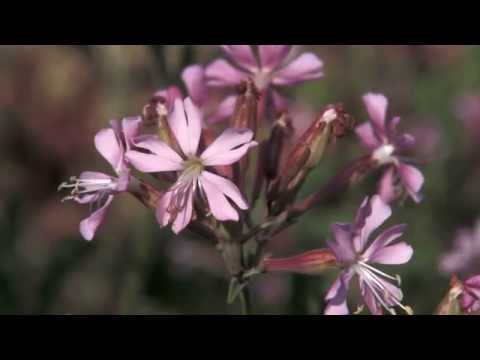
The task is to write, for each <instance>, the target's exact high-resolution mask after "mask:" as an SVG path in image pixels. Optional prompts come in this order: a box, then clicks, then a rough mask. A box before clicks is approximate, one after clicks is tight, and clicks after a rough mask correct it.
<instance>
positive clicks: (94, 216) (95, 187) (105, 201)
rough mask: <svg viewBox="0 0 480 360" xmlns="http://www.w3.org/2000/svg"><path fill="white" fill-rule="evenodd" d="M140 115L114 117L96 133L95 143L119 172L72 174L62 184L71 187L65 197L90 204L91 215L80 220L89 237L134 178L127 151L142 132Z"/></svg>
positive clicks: (63, 186) (89, 237)
mask: <svg viewBox="0 0 480 360" xmlns="http://www.w3.org/2000/svg"><path fill="white" fill-rule="evenodd" d="M140 123H141V119H140V117H132V118H124V119H123V120H122V122H121V124H119V122H118V121H115V120H113V121H111V122H110V126H111V127H110V128H108V129H102V130H100V131H99V132H98V133H97V134H96V135H95V147H96V148H97V151H98V152H99V153H100V154H101V155H102V156H103V157H104V158H105V160H107V161H108V162H109V163H110V165H111V166H112V168H113V170H114V171H115V173H116V176H110V175H107V174H103V173H100V172H92V171H85V172H83V173H82V174H80V176H79V177H78V178H77V177H72V178H71V179H70V181H69V182H64V183H62V184H60V186H59V187H58V188H59V190H60V189H70V195H69V196H67V197H65V198H64V199H63V200H74V201H76V202H78V203H80V204H90V209H91V213H90V216H89V217H87V218H86V219H84V220H82V221H81V222H80V233H81V234H82V236H83V237H84V238H85V239H86V240H91V239H93V237H94V235H95V232H96V231H97V228H98V227H99V226H100V224H101V223H102V222H103V220H104V218H105V216H106V213H107V211H108V209H109V208H110V205H111V204H112V201H113V198H114V195H115V194H117V193H119V192H123V191H126V190H127V188H128V185H129V182H130V170H129V164H128V161H127V160H126V159H125V152H126V151H127V150H129V149H130V146H131V144H132V141H133V138H134V137H136V136H137V135H138V129H139V125H140Z"/></svg>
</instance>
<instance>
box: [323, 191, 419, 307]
mask: <svg viewBox="0 0 480 360" xmlns="http://www.w3.org/2000/svg"><path fill="white" fill-rule="evenodd" d="M390 215H391V209H390V207H389V206H388V205H387V204H386V203H384V202H383V201H382V199H381V198H380V196H378V195H375V196H373V197H372V198H371V199H368V198H366V199H365V200H364V201H363V203H362V205H361V206H360V209H359V210H358V212H357V216H356V219H355V222H354V223H353V224H338V223H337V224H333V225H332V232H333V239H332V240H330V241H329V242H328V244H329V246H330V248H331V250H332V251H333V252H334V253H335V256H336V259H337V263H338V264H339V266H340V267H342V271H341V273H340V275H339V276H338V277H337V279H336V280H335V282H334V283H333V285H332V286H331V287H330V289H329V291H328V293H327V295H326V301H327V307H326V310H325V313H326V314H330V315H342V314H348V312H349V311H348V306H347V292H348V288H349V286H350V282H351V280H352V279H353V277H355V276H356V277H357V278H358V284H359V287H360V291H361V294H362V297H363V299H364V301H365V304H366V305H367V307H368V309H369V310H370V312H371V313H372V314H382V308H383V309H385V310H387V311H388V312H390V313H392V314H393V313H395V312H394V309H393V308H394V307H395V306H399V307H401V308H402V309H404V310H405V311H406V312H407V313H410V312H411V310H410V308H408V307H406V306H404V305H403V304H402V303H401V301H402V298H403V294H402V291H401V289H400V287H399V285H400V278H399V277H398V276H396V277H394V276H391V275H389V274H386V273H384V272H382V271H381V270H379V269H377V268H375V267H374V266H372V264H386V265H393V264H404V263H406V262H408V261H409V260H410V258H411V256H412V253H413V250H412V248H411V246H409V245H408V244H407V243H405V242H403V241H401V242H398V241H396V240H397V239H398V238H399V237H400V236H401V235H402V234H403V232H404V230H405V227H406V225H395V226H392V227H391V228H389V229H387V230H386V231H384V232H383V233H381V234H380V235H378V236H377V237H376V238H375V239H374V240H373V241H371V240H370V236H371V234H372V233H373V232H374V231H375V230H376V229H377V228H378V227H379V226H380V225H382V224H383V223H384V222H385V220H387V219H388V218H389V217H390Z"/></svg>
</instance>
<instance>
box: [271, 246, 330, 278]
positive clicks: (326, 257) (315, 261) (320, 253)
mask: <svg viewBox="0 0 480 360" xmlns="http://www.w3.org/2000/svg"><path fill="white" fill-rule="evenodd" d="M336 266H337V259H336V258H335V254H334V253H333V252H332V251H331V250H330V249H317V250H311V251H307V252H305V253H303V254H299V255H295V256H292V257H288V258H278V259H274V258H268V257H267V258H265V259H264V260H263V269H264V271H266V272H279V271H281V272H291V273H298V274H305V275H318V274H322V273H323V272H324V271H325V270H328V269H331V268H334V267H336Z"/></svg>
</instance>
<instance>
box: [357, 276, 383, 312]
mask: <svg viewBox="0 0 480 360" xmlns="http://www.w3.org/2000/svg"><path fill="white" fill-rule="evenodd" d="M360 291H361V293H362V296H363V301H364V302H365V304H366V305H367V307H368V310H369V311H370V313H372V314H373V315H382V313H383V312H382V308H381V307H380V304H379V303H378V301H377V299H376V298H375V295H374V294H373V292H372V290H370V288H369V287H368V285H367V284H366V283H365V281H364V280H360Z"/></svg>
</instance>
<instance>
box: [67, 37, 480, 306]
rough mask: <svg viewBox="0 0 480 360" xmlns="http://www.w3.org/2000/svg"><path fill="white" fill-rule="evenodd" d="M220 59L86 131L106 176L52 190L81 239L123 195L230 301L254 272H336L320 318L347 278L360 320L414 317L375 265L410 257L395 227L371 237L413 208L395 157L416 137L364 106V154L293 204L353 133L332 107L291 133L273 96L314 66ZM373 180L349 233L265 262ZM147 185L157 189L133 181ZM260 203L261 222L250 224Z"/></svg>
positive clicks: (298, 56)
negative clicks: (320, 211) (209, 255)
mask: <svg viewBox="0 0 480 360" xmlns="http://www.w3.org/2000/svg"><path fill="white" fill-rule="evenodd" d="M222 49H223V51H224V53H225V55H226V58H221V59H217V60H214V61H212V62H211V63H210V64H208V65H207V66H205V67H204V66H202V65H198V64H194V65H191V66H189V67H187V68H186V69H185V70H184V71H183V72H182V74H181V78H182V80H183V83H184V85H185V88H186V91H187V93H188V96H187V97H185V98H184V95H183V94H182V90H180V89H179V88H177V87H175V86H171V87H168V88H166V89H162V90H159V91H157V92H156V93H155V94H154V95H153V96H152V99H151V100H150V101H149V102H148V103H147V105H145V106H144V108H143V111H142V113H141V115H139V116H137V117H133V118H125V119H123V120H122V121H121V122H117V121H112V122H111V123H110V127H109V128H107V129H103V130H100V131H99V132H98V133H97V135H96V136H95V146H96V148H97V150H98V152H99V153H100V154H101V155H102V156H103V157H104V158H105V159H106V160H107V161H108V162H109V163H110V165H111V166H112V167H113V169H114V172H115V176H110V175H106V174H103V173H99V172H84V173H82V174H81V175H80V176H79V177H78V178H76V177H74V178H72V179H71V181H69V182H66V183H63V184H61V185H60V188H62V189H69V190H70V194H69V196H67V197H66V198H65V199H71V200H74V201H76V202H78V203H80V204H89V205H90V215H89V216H88V217H87V218H86V219H85V220H83V221H82V222H81V223H80V232H81V234H82V236H83V237H84V238H85V239H86V240H92V239H93V237H94V236H95V234H96V232H97V230H98V229H99V227H100V225H101V224H102V223H103V221H104V220H105V217H106V214H107V211H108V208H109V207H110V205H111V203H112V200H113V198H114V196H115V195H116V194H119V193H124V192H125V193H130V194H132V195H134V196H135V197H136V198H137V199H139V200H140V201H142V202H143V203H144V204H145V205H146V206H149V207H152V208H154V209H155V212H156V219H157V221H158V223H159V225H160V226H161V227H167V226H169V227H171V230H172V231H173V232H174V233H175V234H178V233H180V232H183V231H190V232H192V233H195V234H197V235H199V236H203V237H207V238H209V239H212V240H213V241H215V243H216V245H217V246H216V247H217V249H219V250H220V252H221V255H222V257H223V259H224V261H225V265H226V268H227V270H228V272H229V275H230V278H231V284H230V291H229V294H228V299H229V301H233V300H235V299H236V298H240V299H242V298H244V295H245V294H244V292H245V291H247V290H246V289H248V283H249V282H250V281H253V279H255V277H256V276H261V275H262V274H264V273H265V272H274V271H283V272H297V273H303V274H313V275H316V274H319V273H323V271H324V270H325V269H330V268H335V269H338V271H339V273H338V276H337V278H336V280H335V281H334V282H333V284H332V285H331V287H330V289H329V290H328V292H327V293H326V295H325V309H324V312H325V314H348V313H349V306H348V305H347V293H348V290H349V288H350V287H351V285H352V280H353V279H354V278H356V279H357V280H358V288H359V290H360V294H361V297H362V299H363V303H364V304H365V305H366V307H367V308H368V310H369V312H370V313H372V314H382V313H385V312H386V313H389V314H395V313H396V311H395V308H400V309H402V310H404V311H405V312H406V313H409V314H410V313H412V309H411V308H410V307H409V306H407V305H404V304H403V293H402V290H401V288H400V286H401V283H400V277H399V276H398V275H395V276H392V275H390V274H388V273H386V272H384V271H383V270H381V269H380V268H379V267H378V265H400V264H405V263H407V262H408V261H409V260H410V259H411V257H412V255H413V249H412V247H411V246H410V245H408V244H407V243H406V242H404V241H399V238H400V237H401V236H403V234H404V232H405V230H406V225H395V226H391V227H389V228H388V229H386V230H384V231H383V232H381V233H379V234H377V236H376V237H373V234H374V232H375V231H376V230H377V229H378V228H379V227H380V226H381V225H382V224H383V223H384V222H385V221H386V220H387V219H388V218H389V217H390V216H391V215H392V209H393V207H394V205H395V203H396V201H397V200H399V199H400V198H401V197H402V195H407V196H409V197H410V198H411V199H412V200H413V201H414V203H418V202H420V200H421V195H420V190H421V188H422V185H423V183H424V177H423V175H422V173H421V171H420V170H419V169H418V168H417V167H415V166H414V165H413V162H414V161H413V159H411V158H408V157H407V156H406V155H405V154H406V153H407V150H409V149H410V148H411V147H412V146H413V145H414V143H415V139H414V137H413V136H412V135H410V134H406V133H403V134H402V133H400V132H399V131H398V129H397V128H398V124H399V121H400V119H399V118H398V117H394V118H393V119H392V120H391V121H389V122H387V121H386V119H387V114H386V113H387V104H388V101H387V98H386V97H385V96H384V95H382V94H374V93H367V94H366V95H364V96H363V101H364V104H365V107H366V112H367V113H368V115H369V120H368V121H366V122H364V123H363V124H360V125H359V126H357V127H356V129H355V132H356V134H357V135H358V137H359V139H360V143H361V145H362V146H363V147H364V148H365V149H366V150H367V152H366V153H365V154H362V155H361V156H360V157H358V158H357V159H354V160H353V161H352V162H351V163H350V164H348V165H347V166H346V167H344V168H343V169H341V170H340V171H339V172H338V173H337V174H334V176H332V180H331V181H329V182H328V183H327V184H326V185H322V184H321V185H320V186H319V190H318V191H317V192H315V193H313V194H311V195H310V196H307V197H306V198H303V199H299V195H298V194H299V189H300V188H301V186H302V184H303V182H304V180H305V179H306V177H307V176H308V175H309V174H310V172H311V170H312V169H314V168H315V167H316V166H317V165H318V164H319V163H320V161H321V159H322V156H323V155H324V153H325V149H326V148H327V146H328V145H329V143H330V142H331V141H332V140H333V139H335V138H341V137H342V136H343V135H344V134H345V133H346V132H348V131H350V130H352V129H353V127H354V125H353V121H352V118H353V117H352V116H351V115H349V114H348V113H347V112H346V111H345V109H344V108H343V106H342V105H341V104H328V105H326V106H325V108H324V110H323V111H322V112H321V113H320V114H318V116H317V117H316V118H313V119H311V120H312V123H311V126H310V127H308V128H307V129H306V130H305V131H304V132H303V133H300V134H294V133H293V132H294V131H293V130H292V129H293V128H295V127H294V126H292V124H294V123H295V118H294V117H293V116H292V113H290V112H289V109H290V108H291V105H290V101H287V100H286V98H285V97H284V95H282V94H281V92H282V88H285V87H288V86H292V85H296V84H300V83H302V82H305V81H312V80H317V79H320V78H321V77H322V76H323V62H322V61H321V60H320V59H319V58H318V57H317V56H316V55H315V54H313V53H299V50H300V49H299V48H298V47H292V46H287V45H260V46H256V47H250V46H248V45H227V46H222ZM212 90H215V91H216V92H218V91H221V92H222V93H223V94H224V95H225V97H224V100H223V101H218V100H216V99H214V98H213V97H211V91H212ZM152 129H153V130H152ZM147 130H148V131H147ZM377 169H381V171H383V175H382V176H381V180H380V185H379V188H378V190H377V191H376V193H373V194H370V195H369V196H367V197H366V198H365V200H364V201H363V202H362V204H361V205H360V208H359V210H358V212H357V215H356V217H355V219H354V221H353V222H352V223H335V224H333V225H332V226H331V231H332V237H331V239H330V240H328V241H327V247H325V248H319V249H315V250H311V251H308V252H305V253H302V254H297V255H294V256H292V257H290V258H275V257H272V256H271V255H268V256H267V255H266V254H265V246H266V244H268V241H269V240H270V239H271V238H272V237H273V236H275V235H276V234H278V233H280V232H281V231H283V230H284V229H285V228H287V227H288V226H289V225H291V224H293V223H294V222H296V221H297V220H298V218H299V217H301V216H304V214H305V213H306V212H307V211H308V210H309V209H311V208H312V207H315V206H320V205H322V201H323V200H324V199H326V198H329V197H330V196H340V195H342V194H343V193H345V192H347V191H348V190H349V189H350V188H351V187H353V186H354V185H355V184H357V183H358V181H360V180H361V179H363V178H365V177H366V176H367V175H370V174H374V170H377ZM139 172H140V173H143V174H144V175H143V176H142V177H139V176H137V174H138V173H139ZM149 176H150V178H151V179H156V180H160V181H155V182H153V181H152V182H150V181H148V180H145V179H148V177H149ZM159 183H161V184H162V185H161V186H160V185H157V184H159ZM154 184H155V185H154ZM260 202H263V204H261V205H260V208H261V209H263V212H264V213H263V214H262V215H261V216H258V218H254V217H253V215H254V212H253V209H255V208H256V206H257V205H258V204H259V203H260ZM257 213H259V212H255V214H257ZM251 244H255V246H250V245H251ZM252 249H254V250H252ZM447 262H448V261H447ZM462 284H463V285H462V289H463V292H462V294H463V295H462V296H463V298H462V303H463V304H464V307H465V309H467V308H468V309H469V310H468V311H473V310H472V309H476V307H477V306H478V298H479V288H480V287H479V281H478V277H473V278H470V279H468V280H466V281H464V282H463V283H462ZM362 307H363V306H360V308H362Z"/></svg>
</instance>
